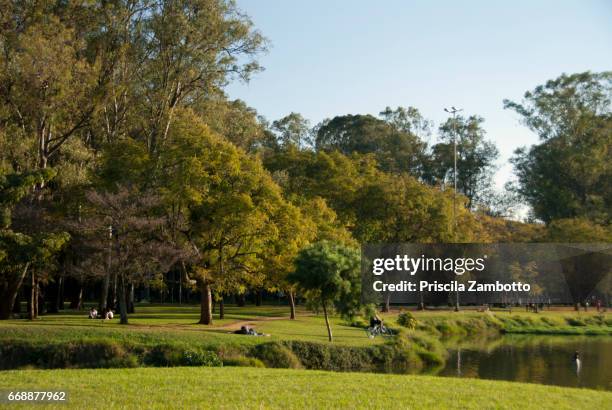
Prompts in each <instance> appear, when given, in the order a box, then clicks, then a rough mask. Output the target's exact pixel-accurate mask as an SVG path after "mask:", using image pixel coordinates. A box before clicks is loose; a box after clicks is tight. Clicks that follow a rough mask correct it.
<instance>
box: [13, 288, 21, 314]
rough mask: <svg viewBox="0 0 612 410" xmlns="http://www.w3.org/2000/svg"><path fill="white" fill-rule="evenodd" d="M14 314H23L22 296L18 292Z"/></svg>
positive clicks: (14, 304)
mask: <svg viewBox="0 0 612 410" xmlns="http://www.w3.org/2000/svg"><path fill="white" fill-rule="evenodd" d="M13 313H16V314H18V315H20V314H21V296H20V295H19V292H17V296H15V303H13Z"/></svg>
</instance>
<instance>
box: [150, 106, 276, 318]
mask: <svg viewBox="0 0 612 410" xmlns="http://www.w3.org/2000/svg"><path fill="white" fill-rule="evenodd" d="M158 161H159V164H158V165H157V166H156V167H155V168H156V169H158V170H159V172H160V177H159V182H160V183H161V186H162V188H161V191H162V195H163V197H164V198H165V203H166V213H167V215H168V220H169V221H170V224H171V231H172V232H173V234H172V235H171V236H172V237H173V238H174V239H173V241H175V242H176V243H177V244H178V245H179V246H182V247H183V248H184V249H185V250H186V251H187V250H191V257H190V258H188V259H187V260H185V261H184V262H185V265H186V269H187V273H188V275H189V276H190V277H192V278H193V279H195V280H196V281H197V284H198V287H199V289H200V292H201V296H202V299H201V317H200V323H202V324H211V323H212V293H213V291H217V292H218V293H219V294H221V293H223V292H228V291H233V290H240V289H241V288H243V287H244V286H246V285H251V286H262V285H263V280H264V275H263V273H262V269H261V263H262V255H263V254H265V252H266V249H267V246H268V245H269V243H270V242H271V241H274V240H275V239H276V237H277V235H278V228H277V227H276V225H275V223H274V215H276V213H277V212H278V210H279V209H280V208H282V206H283V203H284V202H283V198H282V196H281V192H280V188H279V187H278V186H277V185H276V184H275V183H274V181H273V180H272V178H271V177H270V175H269V174H268V173H267V172H266V171H265V170H264V168H263V166H262V165H261V163H260V162H259V161H258V160H257V159H254V158H252V157H249V156H248V155H247V154H246V153H245V152H244V151H242V150H241V149H239V148H237V147H236V146H234V145H233V144H231V143H230V142H228V141H226V140H225V139H223V138H222V137H220V136H218V135H216V134H214V133H212V132H211V131H210V129H209V128H208V127H207V126H206V125H205V124H204V123H203V122H202V120H201V119H199V118H198V117H197V116H195V115H194V113H193V112H191V111H189V110H179V111H177V117H176V122H175V125H174V127H173V128H172V129H171V131H170V133H169V136H168V141H167V143H166V146H165V149H164V152H163V155H161V156H160V157H159V159H158Z"/></svg>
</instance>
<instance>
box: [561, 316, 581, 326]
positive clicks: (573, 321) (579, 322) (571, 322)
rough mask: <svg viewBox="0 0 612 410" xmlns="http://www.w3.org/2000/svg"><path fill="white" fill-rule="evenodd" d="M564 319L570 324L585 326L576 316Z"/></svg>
mask: <svg viewBox="0 0 612 410" xmlns="http://www.w3.org/2000/svg"><path fill="white" fill-rule="evenodd" d="M565 321H566V322H567V324H568V325H570V326H586V323H584V322H583V321H582V320H580V319H578V318H574V317H568V318H566V319H565Z"/></svg>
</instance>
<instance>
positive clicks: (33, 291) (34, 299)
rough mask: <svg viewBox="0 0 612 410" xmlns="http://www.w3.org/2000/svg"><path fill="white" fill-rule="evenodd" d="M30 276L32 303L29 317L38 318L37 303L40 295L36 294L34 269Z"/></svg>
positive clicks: (31, 318)
mask: <svg viewBox="0 0 612 410" xmlns="http://www.w3.org/2000/svg"><path fill="white" fill-rule="evenodd" d="M30 278H31V279H30V303H29V310H28V319H30V320H34V319H36V303H37V302H38V297H37V296H36V275H35V274H34V271H32V274H31V275H30Z"/></svg>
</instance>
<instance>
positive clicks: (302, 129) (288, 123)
mask: <svg viewBox="0 0 612 410" xmlns="http://www.w3.org/2000/svg"><path fill="white" fill-rule="evenodd" d="M271 128H272V131H273V132H274V133H275V134H276V138H277V140H278V142H279V145H280V146H281V147H283V148H287V147H290V146H291V147H295V148H304V147H308V146H312V141H311V135H310V122H309V121H308V120H307V119H305V118H304V117H302V115H301V114H298V113H295V112H292V113H290V114H288V115H286V116H285V117H283V118H281V119H280V120H276V121H274V122H273V123H272V127H271Z"/></svg>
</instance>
